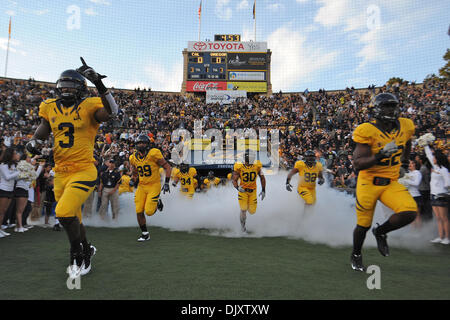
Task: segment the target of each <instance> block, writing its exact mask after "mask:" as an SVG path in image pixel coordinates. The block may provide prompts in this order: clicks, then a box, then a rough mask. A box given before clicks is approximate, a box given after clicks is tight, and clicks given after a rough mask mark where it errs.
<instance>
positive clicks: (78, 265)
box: [66, 253, 84, 279]
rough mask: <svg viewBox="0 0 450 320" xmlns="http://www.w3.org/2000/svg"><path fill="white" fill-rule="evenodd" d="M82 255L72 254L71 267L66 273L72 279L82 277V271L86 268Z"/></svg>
mask: <svg viewBox="0 0 450 320" xmlns="http://www.w3.org/2000/svg"><path fill="white" fill-rule="evenodd" d="M83 260H84V259H83V254H82V253H75V254H70V265H69V266H68V267H67V270H66V272H67V273H68V274H69V277H70V279H76V278H78V277H79V276H81V270H82V269H83V267H84V261H83Z"/></svg>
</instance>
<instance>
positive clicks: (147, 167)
mask: <svg viewBox="0 0 450 320" xmlns="http://www.w3.org/2000/svg"><path fill="white" fill-rule="evenodd" d="M129 159H130V164H131V165H132V166H134V167H136V169H137V171H138V174H139V185H147V184H154V183H161V182H160V178H161V176H160V173H159V168H160V166H159V164H158V163H157V162H158V161H159V160H160V159H164V158H163V155H162V153H161V151H160V150H159V149H156V148H153V149H151V150H150V151H149V152H148V153H147V155H145V156H144V157H142V156H141V155H140V154H139V153H138V152H137V151H136V152H135V153H133V154H132V155H131V156H130V158H129Z"/></svg>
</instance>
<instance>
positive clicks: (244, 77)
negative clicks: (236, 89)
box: [228, 71, 266, 81]
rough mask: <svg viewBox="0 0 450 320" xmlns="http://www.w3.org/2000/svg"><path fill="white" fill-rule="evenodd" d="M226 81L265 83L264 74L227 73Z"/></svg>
mask: <svg viewBox="0 0 450 320" xmlns="http://www.w3.org/2000/svg"><path fill="white" fill-rule="evenodd" d="M228 80H231V81H265V80H266V73H265V72H251V71H250V72H247V71H229V72H228Z"/></svg>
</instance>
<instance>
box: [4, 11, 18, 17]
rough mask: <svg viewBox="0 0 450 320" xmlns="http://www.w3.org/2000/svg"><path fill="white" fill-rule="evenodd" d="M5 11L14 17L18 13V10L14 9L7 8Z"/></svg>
mask: <svg viewBox="0 0 450 320" xmlns="http://www.w3.org/2000/svg"><path fill="white" fill-rule="evenodd" d="M5 13H6V14H7V15H8V16H11V17H14V16H15V15H16V12H15V11H14V10H6V11H5Z"/></svg>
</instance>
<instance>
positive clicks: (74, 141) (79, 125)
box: [39, 97, 103, 171]
mask: <svg viewBox="0 0 450 320" xmlns="http://www.w3.org/2000/svg"><path fill="white" fill-rule="evenodd" d="M101 108H103V103H102V100H101V99H100V98H99V97H92V98H86V99H84V100H83V101H82V102H81V103H80V104H79V105H74V106H71V107H69V108H66V107H64V106H63V105H62V103H61V102H59V101H57V100H56V99H47V100H46V101H44V102H42V103H41V104H40V106H39V116H40V117H42V118H44V119H45V120H47V121H48V122H49V124H50V128H51V130H52V133H53V138H54V147H53V157H54V160H55V171H60V170H64V171H77V170H78V169H79V168H80V166H84V165H86V164H92V163H93V162H94V143H95V136H96V134H97V131H98V128H99V127H100V123H99V122H98V121H97V120H96V119H95V117H94V114H95V112H96V111H97V110H98V109H101Z"/></svg>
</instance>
